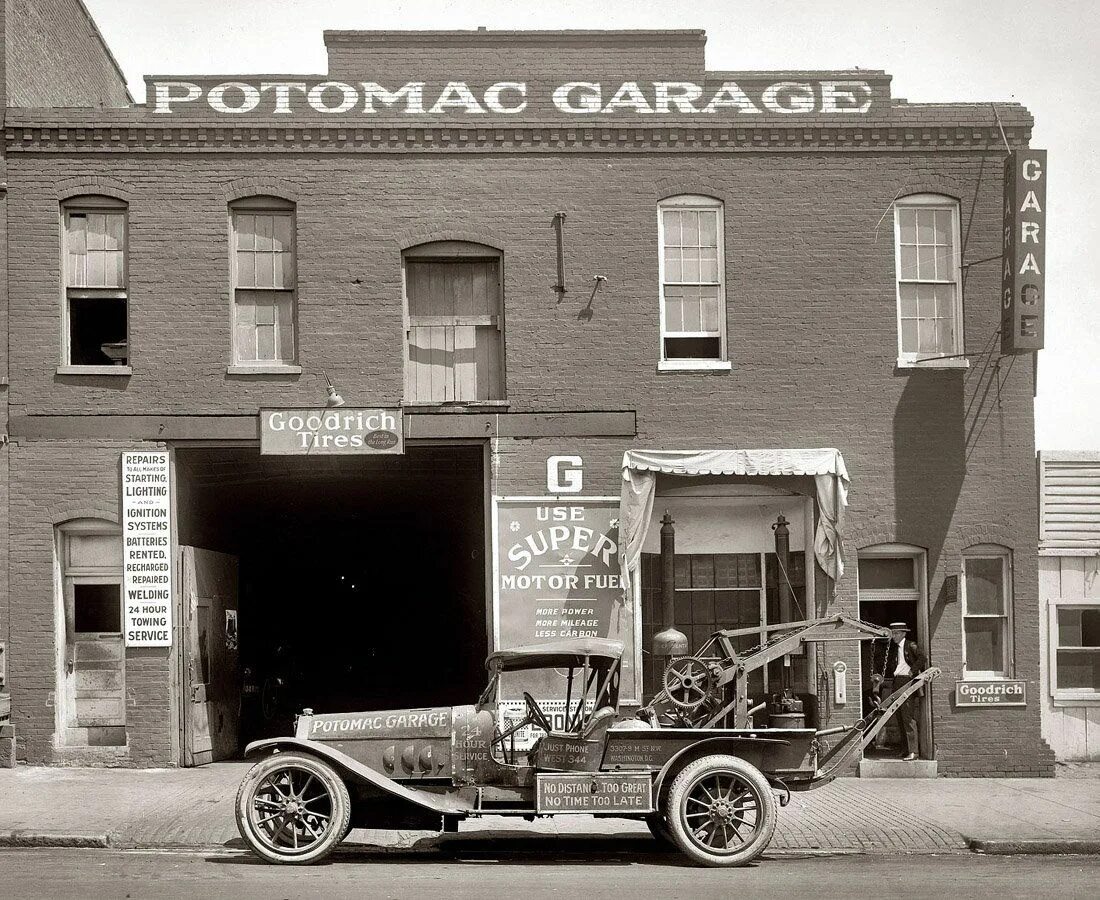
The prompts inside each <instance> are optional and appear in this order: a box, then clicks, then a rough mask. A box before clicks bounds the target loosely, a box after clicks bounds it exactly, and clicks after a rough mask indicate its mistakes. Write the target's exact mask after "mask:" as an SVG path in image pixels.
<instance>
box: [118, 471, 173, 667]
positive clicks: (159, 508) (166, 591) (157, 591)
mask: <svg viewBox="0 0 1100 900" xmlns="http://www.w3.org/2000/svg"><path fill="white" fill-rule="evenodd" d="M122 593H123V598H122V603H123V636H124V638H125V642H126V646H127V647H170V646H171V645H172V484H171V476H170V474H169V471H168V452H167V451H165V450H142V451H135V452H127V453H123V454H122Z"/></svg>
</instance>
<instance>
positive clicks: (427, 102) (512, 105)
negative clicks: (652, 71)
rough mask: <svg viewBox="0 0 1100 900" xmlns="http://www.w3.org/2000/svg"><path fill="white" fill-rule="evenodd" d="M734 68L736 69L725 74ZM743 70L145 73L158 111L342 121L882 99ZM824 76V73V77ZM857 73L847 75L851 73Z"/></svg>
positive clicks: (842, 86)
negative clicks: (602, 74) (468, 76)
mask: <svg viewBox="0 0 1100 900" xmlns="http://www.w3.org/2000/svg"><path fill="white" fill-rule="evenodd" d="M726 74H729V75H731V76H732V75H737V73H726ZM862 74H863V73H859V72H856V73H852V72H843V73H828V72H813V73H809V72H807V73H797V72H795V73H745V75H743V76H742V75H737V77H736V78H735V77H724V76H719V77H716V78H710V77H708V78H705V79H700V80H696V81H643V80H630V79H622V80H620V79H614V80H608V79H604V80H600V81H588V80H583V79H580V78H578V79H577V80H565V79H562V80H554V81H546V80H533V79H532V80H522V81H521V80H500V81H493V82H473V81H434V82H433V81H406V82H405V83H403V84H396V83H392V84H383V83H380V82H377V81H334V80H330V79H329V78H328V77H326V76H320V77H313V78H310V77H301V76H299V77H295V76H223V77H221V78H219V79H212V78H209V77H186V78H165V77H150V78H147V79H146V103H147V106H148V108H149V109H150V110H151V111H152V112H153V113H154V114H155V115H161V116H171V115H185V116H189V117H193V116H203V117H209V116H211V114H213V115H215V116H219V117H220V116H230V117H232V116H238V117H244V116H253V117H257V118H269V117H270V118H288V117H292V116H295V115H298V116H313V117H316V116H321V117H335V116H342V117H344V118H349V119H358V120H362V119H366V120H369V119H370V118H371V117H374V118H375V119H377V118H388V119H395V118H396V119H444V120H446V119H467V118H470V119H471V120H484V119H488V118H494V119H499V118H505V119H507V118H510V117H511V118H517V117H522V118H524V119H527V120H531V119H543V118H548V119H562V118H565V119H571V120H584V119H586V118H593V117H613V118H616V119H630V120H636V121H642V120H644V119H645V117H651V118H658V117H660V118H672V119H685V120H718V119H726V120H728V119H730V118H741V117H749V118H751V117H754V116H755V117H773V118H774V117H782V118H796V117H798V116H800V115H802V116H805V115H815V114H816V115H819V116H824V117H827V118H832V117H838V118H843V117H848V116H856V117H859V116H864V115H866V114H867V113H868V112H870V111H871V110H872V108H874V107H876V106H880V105H885V104H886V103H887V102H888V98H889V87H888V85H889V78H888V77H887V76H885V75H883V74H882V73H879V72H874V73H867V75H868V77H858V76H859V75H862ZM830 76H832V77H830ZM853 76H857V77H853Z"/></svg>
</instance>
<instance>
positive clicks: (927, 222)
mask: <svg viewBox="0 0 1100 900" xmlns="http://www.w3.org/2000/svg"><path fill="white" fill-rule="evenodd" d="M916 212H917V243H918V244H932V243H935V231H934V228H933V224H934V219H935V213H934V212H933V211H932V210H930V209H918V210H917V211H916Z"/></svg>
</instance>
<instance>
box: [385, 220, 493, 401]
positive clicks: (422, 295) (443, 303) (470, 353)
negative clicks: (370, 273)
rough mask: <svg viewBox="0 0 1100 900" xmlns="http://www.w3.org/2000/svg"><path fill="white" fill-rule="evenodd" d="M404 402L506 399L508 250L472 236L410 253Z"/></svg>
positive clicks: (407, 253) (407, 258)
mask: <svg viewBox="0 0 1100 900" xmlns="http://www.w3.org/2000/svg"><path fill="white" fill-rule="evenodd" d="M403 261H404V266H405V313H406V320H405V323H406V335H407V340H406V356H405V401H406V402H407V403H477V402H482V401H492V400H503V399H504V396H505V392H504V309H503V307H504V281H503V278H504V271H503V270H504V255H503V254H502V253H501V252H500V251H499V250H496V249H494V248H493V247H488V246H486V245H484V244H476V243H472V242H468V241H433V242H431V243H427V244H420V245H419V246H417V247H412V248H410V249H408V250H406V251H405V252H404V260H403Z"/></svg>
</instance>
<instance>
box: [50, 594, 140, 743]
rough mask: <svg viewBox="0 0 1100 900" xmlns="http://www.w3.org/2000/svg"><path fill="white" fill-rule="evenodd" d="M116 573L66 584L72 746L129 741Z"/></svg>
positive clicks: (67, 739) (67, 707) (69, 736)
mask: <svg viewBox="0 0 1100 900" xmlns="http://www.w3.org/2000/svg"><path fill="white" fill-rule="evenodd" d="M121 591H122V588H121V585H120V583H119V579H118V578H117V577H112V576H105V577H96V576H82V577H78V578H67V579H66V584H65V631H66V649H65V673H64V685H63V691H64V699H63V701H62V702H63V704H64V708H65V710H66V715H65V734H64V742H65V744H66V745H67V746H74V747H89V746H100V747H105V746H122V745H124V744H125V743H126V651H125V647H124V646H123V642H122V599H121Z"/></svg>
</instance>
